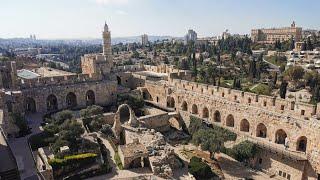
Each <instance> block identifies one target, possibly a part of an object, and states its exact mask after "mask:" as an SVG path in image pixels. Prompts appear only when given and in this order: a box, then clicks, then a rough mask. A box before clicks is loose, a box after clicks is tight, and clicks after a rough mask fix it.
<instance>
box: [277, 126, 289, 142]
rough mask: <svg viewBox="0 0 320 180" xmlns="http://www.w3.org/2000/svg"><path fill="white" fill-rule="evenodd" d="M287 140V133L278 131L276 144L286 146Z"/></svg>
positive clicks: (281, 130)
mask: <svg viewBox="0 0 320 180" xmlns="http://www.w3.org/2000/svg"><path fill="white" fill-rule="evenodd" d="M286 138H287V133H286V132H285V131H284V130H283V129H279V130H277V131H276V137H275V143H277V144H284V143H285V139H286Z"/></svg>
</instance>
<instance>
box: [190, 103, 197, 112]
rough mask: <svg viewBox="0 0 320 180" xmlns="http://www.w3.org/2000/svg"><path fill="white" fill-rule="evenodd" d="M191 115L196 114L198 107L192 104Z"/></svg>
mask: <svg viewBox="0 0 320 180" xmlns="http://www.w3.org/2000/svg"><path fill="white" fill-rule="evenodd" d="M191 111H192V112H191V113H192V114H198V106H197V105H195V104H193V105H192V108H191Z"/></svg>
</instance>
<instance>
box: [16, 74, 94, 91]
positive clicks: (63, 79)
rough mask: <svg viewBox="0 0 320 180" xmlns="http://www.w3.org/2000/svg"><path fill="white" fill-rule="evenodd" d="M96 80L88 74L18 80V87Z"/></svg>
mask: <svg viewBox="0 0 320 180" xmlns="http://www.w3.org/2000/svg"><path fill="white" fill-rule="evenodd" d="M98 80H100V79H98V78H92V77H90V76H89V75H88V74H76V75H65V76H55V77H38V78H36V79H20V80H19V85H20V86H21V87H22V88H35V87H43V86H52V85H66V84H74V83H81V82H93V81H98Z"/></svg>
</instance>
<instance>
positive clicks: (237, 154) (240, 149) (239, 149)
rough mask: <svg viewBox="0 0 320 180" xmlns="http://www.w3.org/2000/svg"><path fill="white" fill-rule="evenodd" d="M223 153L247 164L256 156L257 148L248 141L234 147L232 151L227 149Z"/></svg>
mask: <svg viewBox="0 0 320 180" xmlns="http://www.w3.org/2000/svg"><path fill="white" fill-rule="evenodd" d="M224 151H225V153H226V154H227V155H229V156H231V157H233V158H234V159H236V160H237V161H240V162H247V161H248V160H250V159H252V158H254V156H255V155H256V154H257V152H258V147H257V145H255V144H254V143H252V142H250V141H244V142H241V143H239V144H237V145H235V146H234V147H233V148H232V149H229V148H227V149H225V150H224Z"/></svg>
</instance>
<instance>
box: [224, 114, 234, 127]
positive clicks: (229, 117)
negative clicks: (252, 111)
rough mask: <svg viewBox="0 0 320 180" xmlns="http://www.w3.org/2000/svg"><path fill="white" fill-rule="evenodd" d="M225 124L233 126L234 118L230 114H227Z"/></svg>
mask: <svg viewBox="0 0 320 180" xmlns="http://www.w3.org/2000/svg"><path fill="white" fill-rule="evenodd" d="M226 126H228V127H234V118H233V115H232V114H229V115H228V116H227V119H226Z"/></svg>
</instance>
